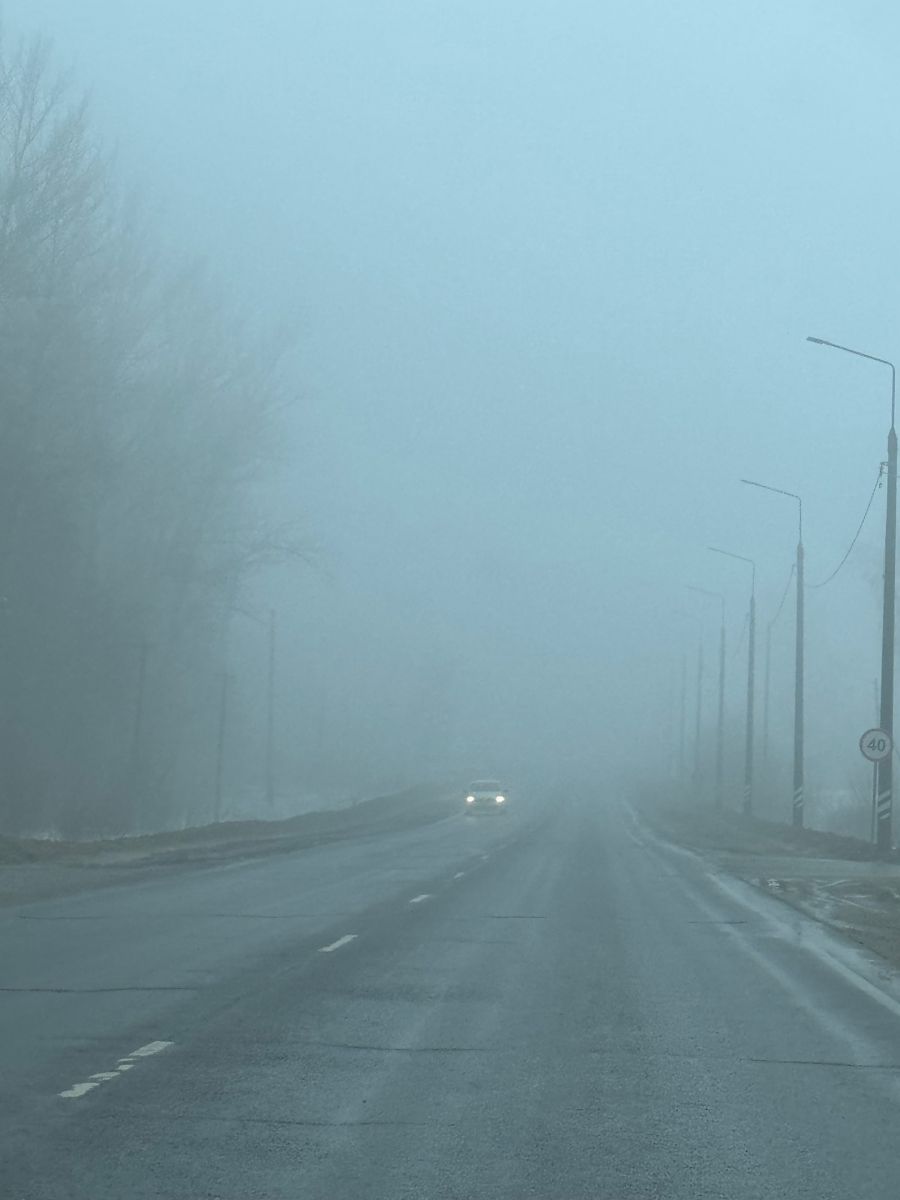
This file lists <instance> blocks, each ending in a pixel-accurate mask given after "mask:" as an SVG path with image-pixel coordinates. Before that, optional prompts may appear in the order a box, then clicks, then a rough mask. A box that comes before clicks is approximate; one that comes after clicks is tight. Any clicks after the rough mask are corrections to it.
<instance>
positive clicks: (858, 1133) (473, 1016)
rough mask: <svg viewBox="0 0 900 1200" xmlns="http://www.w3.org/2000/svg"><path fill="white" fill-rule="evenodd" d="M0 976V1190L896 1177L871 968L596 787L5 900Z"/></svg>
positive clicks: (877, 984) (761, 1189) (887, 1052)
mask: <svg viewBox="0 0 900 1200" xmlns="http://www.w3.org/2000/svg"><path fill="white" fill-rule="evenodd" d="M0 962H2V986H3V991H2V992H0V1104H2V1133H0V1137H2V1160H0V1194H2V1195H3V1197H4V1200H51V1198H52V1200H57V1198H59V1200H63V1198H65V1200H73V1198H76V1200H80V1198H82V1197H84V1198H87V1197H90V1198H91V1200H107V1198H109V1200H143V1198H149V1197H154V1198H159V1197H165V1198H174V1197H178V1198H179V1200H182V1198H183V1200H200V1198H205V1200H211V1198H218V1200H226V1198H227V1200H238V1198H240V1200H249V1198H251V1197H252V1198H254V1200H260V1198H266V1200H268V1198H273V1200H274V1198H278V1200H287V1198H290V1200H305V1198H307V1197H309V1198H315V1200H355V1198H357V1197H360V1198H362V1197H365V1198H366V1200H370V1198H371V1200H382V1198H383V1200H388V1198H390V1200H399V1198H403V1197H416V1198H417V1200H427V1198H430V1197H435V1198H448V1200H449V1198H453V1200H474V1198H476V1197H478V1198H479V1200H480V1198H482V1197H491V1198H493V1197H498V1198H503V1200H507V1198H508V1200H523V1198H525V1197H540V1198H546V1200H576V1198H582V1197H583V1198H588V1197H590V1198H591V1200H596V1198H598V1197H599V1198H608V1200H631V1198H634V1200H638V1198H640V1200H646V1198H648V1197H660V1198H662V1197H665V1198H666V1200H673V1198H676V1200H677V1198H682V1197H683V1198H684V1200H705V1198H706V1197H727V1198H728V1200H738V1198H740V1200H743V1198H749V1197H753V1198H757V1197H760V1198H761V1197H809V1198H810V1200H813V1198H815V1200H825V1198H830V1197H835V1198H838V1197H839V1198H840V1200H846V1197H848V1196H853V1197H854V1200H861V1198H866V1197H878V1198H879V1200H881V1198H885V1200H887V1198H888V1197H890V1198H891V1200H893V1198H894V1197H896V1195H897V1193H898V1187H900V1149H898V1142H897V1130H898V1129H900V999H898V998H897V997H900V992H897V993H896V995H895V994H894V992H893V990H892V989H894V987H895V985H894V983H893V981H892V980H891V979H889V978H888V977H887V972H886V971H882V972H881V977H880V976H879V972H878V968H877V963H873V962H869V961H867V960H864V959H862V958H861V957H858V956H856V955H855V953H854V952H853V951H852V950H851V949H849V948H844V947H843V946H842V945H841V944H840V943H839V942H837V941H833V940H831V938H830V937H829V935H827V934H826V933H824V932H822V931H821V930H819V928H818V927H817V926H815V925H814V924H813V923H812V922H810V921H809V920H808V919H807V918H806V917H803V916H802V915H800V914H798V913H796V912H794V911H792V910H791V909H789V908H787V907H786V906H783V905H780V904H779V902H778V901H777V900H774V899H772V898H771V897H769V896H766V895H763V894H761V893H759V892H758V891H755V890H754V889H753V888H751V887H750V886H749V885H747V884H744V883H740V882H738V881H729V880H728V879H727V878H726V877H723V876H720V875H719V874H717V872H716V871H715V870H714V869H712V868H709V867H707V866H705V865H704V863H703V861H702V860H700V859H698V858H696V857H694V856H692V855H690V854H687V853H686V852H684V851H680V850H676V849H674V848H671V847H667V846H666V845H665V844H663V843H660V842H658V841H656V840H655V839H654V838H653V837H652V836H651V835H650V834H649V833H648V832H646V831H644V830H642V828H641V827H640V826H639V825H638V824H636V822H635V820H634V819H633V817H632V816H631V815H630V814H629V813H628V811H627V810H626V809H624V808H623V807H621V806H619V805H616V804H613V803H610V804H606V805H605V804H603V803H601V801H600V800H598V799H597V798H595V797H577V798H572V799H570V800H569V801H567V802H566V803H564V804H561V805H559V806H557V807H554V808H553V809H552V810H549V811H548V812H547V813H546V814H544V815H539V810H537V811H536V812H534V813H531V814H530V815H529V814H526V813H519V814H513V813H511V814H510V815H509V818H508V819H505V820H497V821H492V820H490V819H485V820H479V821H467V820H466V819H464V818H463V817H459V818H451V819H448V820H446V821H443V822H439V823H438V824H436V825H432V826H429V827H426V828H423V829H419V830H414V831H411V832H406V833H403V834H399V835H395V836H394V837H392V838H388V837H379V838H372V839H368V840H360V841H358V842H354V843H352V844H336V845H331V846H323V847H319V848H313V849H309V850H305V851H303V852H300V853H297V854H292V855H288V856H284V857H278V858H272V859H267V860H263V861H254V862H249V863H236V864H231V865H229V866H223V867H217V868H213V869H204V870H197V871H182V872H178V873H175V874H167V875H165V876H164V877H162V878H160V879H159V880H150V881H144V882H141V883H139V884H135V885H133V886H130V887H120V888H115V889H106V890H102V891H94V892H89V893H83V894H81V895H79V896H77V897H68V898H66V899H65V900H62V901H54V902H49V901H44V902H41V903H39V904H31V905H28V906H25V907H22V908H20V909H13V910H6V912H5V913H4V914H3V916H2V917H0ZM88 1085H92V1086H88ZM61 1093H62V1094H61Z"/></svg>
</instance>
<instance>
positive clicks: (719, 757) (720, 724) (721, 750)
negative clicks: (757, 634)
mask: <svg viewBox="0 0 900 1200" xmlns="http://www.w3.org/2000/svg"><path fill="white" fill-rule="evenodd" d="M688 591H690V592H697V593H698V594H699V595H701V596H709V597H710V598H711V599H713V600H718V601H719V603H720V604H721V606H722V619H721V622H720V625H719V710H718V714H717V721H716V808H721V807H722V804H723V801H724V796H725V780H724V770H725V597H724V596H723V595H722V593H721V592H710V591H708V590H707V589H706V588H701V587H692V586H691V585H690V584H688Z"/></svg>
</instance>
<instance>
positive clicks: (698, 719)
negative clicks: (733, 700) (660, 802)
mask: <svg viewBox="0 0 900 1200" xmlns="http://www.w3.org/2000/svg"><path fill="white" fill-rule="evenodd" d="M678 615H679V616H681V617H686V618H688V619H689V620H691V621H696V622H697V675H696V701H695V708H694V767H693V784H694V792H695V796H696V794H697V792H698V791H699V786H700V726H701V724H702V718H703V622H702V621H701V619H700V617H698V616H697V614H696V613H693V612H680V613H679V614H678ZM687 676H688V665H687V655H686V654H682V656H681V715H680V722H679V747H678V765H679V771H680V774H681V777H682V781H684V779H685V741H686V730H687V685H688V677H687Z"/></svg>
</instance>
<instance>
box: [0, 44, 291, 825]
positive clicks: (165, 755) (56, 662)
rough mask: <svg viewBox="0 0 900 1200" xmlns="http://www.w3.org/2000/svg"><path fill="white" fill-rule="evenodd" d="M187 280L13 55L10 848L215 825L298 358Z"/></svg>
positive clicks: (54, 92)
mask: <svg viewBox="0 0 900 1200" xmlns="http://www.w3.org/2000/svg"><path fill="white" fill-rule="evenodd" d="M276 342H277V339H274V338H272V339H264V338H261V337H259V336H258V335H251V334H250V333H248V332H246V331H245V330H243V329H242V327H241V326H240V324H239V323H238V322H237V321H236V319H235V318H234V316H233V315H232V314H231V313H229V312H228V311H225V310H224V306H223V305H222V304H221V303H220V302H219V301H218V299H217V297H216V290H215V285H214V283H213V282H212V281H210V279H209V278H208V276H207V273H206V271H205V270H204V269H202V268H201V267H198V266H196V265H194V264H179V263H177V262H173V261H172V258H171V256H168V255H166V254H164V253H163V252H162V251H161V249H160V246H159V243H158V239H157V238H156V237H155V236H154V235H153V234H151V232H150V231H149V229H148V227H147V222H146V221H145V220H144V218H143V217H142V215H141V213H140V206H139V205H137V204H136V203H135V202H134V201H133V200H132V199H129V198H128V197H127V196H125V195H124V194H123V191H122V189H121V188H120V186H119V185H118V183H117V181H116V179H115V173H114V171H113V170H112V167H111V163H110V161H109V158H108V156H107V155H106V154H105V153H104V151H103V149H102V147H99V146H98V141H97V138H96V136H95V134H94V132H93V131H92V128H91V124H90V120H89V115H88V110H87V106H86V104H85V103H84V101H83V100H82V99H81V98H79V97H76V96H73V94H72V93H71V91H70V89H69V87H68V85H67V84H66V82H65V80H64V79H63V78H62V77H61V76H60V75H59V74H58V72H57V71H56V69H55V67H54V64H53V60H52V55H51V53H50V51H49V49H48V46H47V44H46V42H44V41H42V40H35V41H31V42H28V43H24V44H22V45H21V46H19V47H17V48H5V49H4V48H0V423H2V436H0V829H2V831H4V832H31V831H51V832H59V833H61V834H69V835H71V834H94V833H100V832H118V831H127V830H129V829H136V828H144V829H146V828H151V827H159V826H162V825H165V824H169V823H171V822H172V821H173V820H180V819H181V817H182V816H187V817H188V818H189V819H191V820H205V819H209V816H210V812H211V807H210V806H211V788H212V776H213V765H214V757H215V738H216V725H217V705H218V696H219V693H220V686H221V679H222V674H223V671H224V669H225V661H224V639H225V632H226V628H227V622H228V618H229V614H230V612H231V611H232V609H233V608H234V607H235V606H237V605H238V604H239V603H240V591H241V587H242V583H243V581H244V580H245V578H246V576H247V573H248V572H249V571H250V570H252V569H254V568H256V567H258V566H259V565H261V564H266V563H268V562H271V561H273V560H276V559H278V558H280V557H283V556H284V555H291V554H293V553H295V552H297V549H298V547H297V546H296V545H295V543H294V538H293V535H292V534H291V533H290V531H288V532H285V531H283V530H280V529H273V528H270V527H268V526H267V525H266V523H265V521H264V520H263V519H262V518H261V517H260V516H259V514H258V513H256V512H254V505H253V503H252V483H253V480H254V477H255V475H256V474H257V473H258V471H259V469H260V467H261V465H262V464H264V463H265V461H266V459H267V447H269V446H270V445H271V442H272V440H273V432H274V431H275V424H276V423H275V422H274V420H273V418H274V417H275V415H276V414H277V411H278V409H279V408H280V406H281V404H282V399H283V397H282V392H283V385H282V383H281V379H280V374H281V358H282V354H281V349H280V348H279V346H278V345H277V344H275V343H276Z"/></svg>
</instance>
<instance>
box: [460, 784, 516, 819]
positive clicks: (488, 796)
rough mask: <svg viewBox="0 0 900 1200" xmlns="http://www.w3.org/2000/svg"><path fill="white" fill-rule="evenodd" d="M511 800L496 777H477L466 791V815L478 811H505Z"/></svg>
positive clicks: (471, 814)
mask: <svg viewBox="0 0 900 1200" xmlns="http://www.w3.org/2000/svg"><path fill="white" fill-rule="evenodd" d="M508 804H509V801H508V799H507V796H506V791H505V789H504V788H503V787H502V786H501V785H500V783H499V782H498V781H497V780H496V779H476V780H475V782H474V783H473V784H471V785H470V787H469V790H468V791H467V792H466V816H469V817H472V816H475V814H476V813H484V812H490V813H498V814H499V813H505V812H507V807H508Z"/></svg>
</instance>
